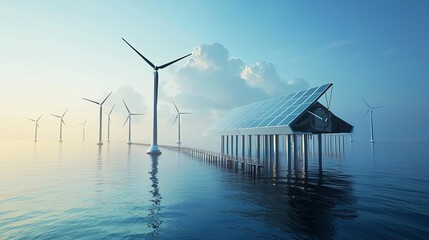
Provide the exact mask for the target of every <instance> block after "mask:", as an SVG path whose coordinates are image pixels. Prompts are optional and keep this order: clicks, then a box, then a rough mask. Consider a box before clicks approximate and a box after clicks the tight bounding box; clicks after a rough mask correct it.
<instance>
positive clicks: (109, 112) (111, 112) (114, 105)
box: [108, 104, 115, 116]
mask: <svg viewBox="0 0 429 240" xmlns="http://www.w3.org/2000/svg"><path fill="white" fill-rule="evenodd" d="M114 108H115V104H113V107H112V109H110V112H109V114H108V115H109V116H110V114H111V113H112V111H113V109H114Z"/></svg>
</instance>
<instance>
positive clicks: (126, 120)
mask: <svg viewBox="0 0 429 240" xmlns="http://www.w3.org/2000/svg"><path fill="white" fill-rule="evenodd" d="M129 118H130V115H128V117H127V119H125V122H124V124H122V127H123V126H125V124H126V123H127V122H128V119H129Z"/></svg>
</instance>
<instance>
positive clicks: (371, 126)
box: [363, 99, 384, 143]
mask: <svg viewBox="0 0 429 240" xmlns="http://www.w3.org/2000/svg"><path fill="white" fill-rule="evenodd" d="M363 101H364V102H365V104H366V106H367V107H368V110H367V111H366V113H365V116H364V118H365V117H366V115H367V114H368V112H369V128H370V131H371V139H370V140H369V142H370V143H374V142H375V140H374V122H373V120H372V110H374V109H377V108H382V107H384V106H379V107H371V106H369V104H368V103H367V102H366V101H365V99H363Z"/></svg>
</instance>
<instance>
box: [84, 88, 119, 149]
mask: <svg viewBox="0 0 429 240" xmlns="http://www.w3.org/2000/svg"><path fill="white" fill-rule="evenodd" d="M110 94H112V92H110V93H109V95H107V97H106V98H105V99H104V100H103V101H102V102H101V103H99V102H96V101H93V100H91V99H88V98H82V99H83V100H86V101H89V102H92V103H95V104H98V105H99V106H100V130H99V132H98V143H97V145H103V142H102V141H101V129H102V120H103V116H102V113H103V103H104V102H105V101H106V100H107V98H108V97H109V96H110Z"/></svg>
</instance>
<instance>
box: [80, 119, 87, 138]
mask: <svg viewBox="0 0 429 240" xmlns="http://www.w3.org/2000/svg"><path fill="white" fill-rule="evenodd" d="M86 121H88V119H86V120H85V122H83V123H79V125H82V128H83V133H82V141H83V142H85V125H86Z"/></svg>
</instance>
